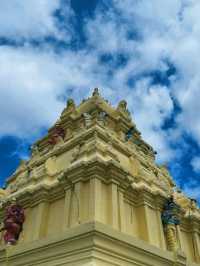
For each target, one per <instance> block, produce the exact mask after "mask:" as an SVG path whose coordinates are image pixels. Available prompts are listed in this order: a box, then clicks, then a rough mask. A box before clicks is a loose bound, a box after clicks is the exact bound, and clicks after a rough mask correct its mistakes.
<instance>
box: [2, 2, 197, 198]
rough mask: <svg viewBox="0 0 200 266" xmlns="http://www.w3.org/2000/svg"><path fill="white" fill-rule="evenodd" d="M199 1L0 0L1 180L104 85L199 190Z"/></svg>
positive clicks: (174, 170) (161, 156) (191, 190)
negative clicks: (65, 113) (67, 111)
mask: <svg viewBox="0 0 200 266" xmlns="http://www.w3.org/2000/svg"><path fill="white" fill-rule="evenodd" d="M199 13H200V2H199V1H198V0H168V1H161V0H151V1H148V0H141V1H137V0H110V1H103V0H101V1H100V0H87V1H86V0H84V1H81V0H73V1H68V0H52V1H51V0H37V1H36V0H29V1H25V0H12V1H3V3H1V9H0V68H1V71H0V121H1V123H0V184H1V185H3V183H4V180H5V178H6V177H8V176H10V175H11V174H12V172H13V171H14V170H15V168H16V166H17V164H18V163H19V160H20V159H24V158H27V157H28V153H29V146H30V145H31V143H32V142H34V141H35V140H36V139H37V138H39V137H41V136H42V135H44V134H45V132H46V130H47V128H48V127H50V126H51V125H52V124H53V123H54V122H55V121H56V119H57V118H58V116H59V114H60V112H61V111H62V109H63V108H64V106H65V103H66V99H67V98H68V97H73V98H74V99H75V101H76V103H77V104H78V103H79V102H80V101H81V100H82V99H83V98H86V97H88V96H89V95H90V94H91V90H93V88H94V87H99V88H100V90H101V94H102V95H103V96H104V97H105V98H107V99H108V100H109V101H110V103H112V104H113V105H116V104H117V102H118V101H119V100H121V99H126V100H127V102H128V106H129V110H130V111H131V113H132V115H133V119H134V121H135V122H136V124H137V127H138V129H139V130H140V131H141V132H142V136H143V138H144V139H145V140H146V141H147V142H149V143H150V144H151V145H152V146H153V147H154V149H155V150H156V151H157V152H158V155H157V162H158V163H162V164H167V165H168V166H169V169H170V171H171V174H172V175H173V177H174V179H175V180H176V182H177V185H178V186H179V187H180V188H181V189H183V190H184V191H185V193H186V194H187V195H189V196H190V197H195V198H197V199H199V200H200V189H199V188H200V177H199V174H200V153H199V151H200V116H199V99H200V60H199V55H200V21H199Z"/></svg>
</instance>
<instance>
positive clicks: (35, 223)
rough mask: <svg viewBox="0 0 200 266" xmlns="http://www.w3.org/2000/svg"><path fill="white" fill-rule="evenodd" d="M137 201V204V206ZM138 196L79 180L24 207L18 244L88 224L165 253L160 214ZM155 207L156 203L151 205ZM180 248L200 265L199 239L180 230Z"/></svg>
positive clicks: (94, 179)
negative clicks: (62, 191)
mask: <svg viewBox="0 0 200 266" xmlns="http://www.w3.org/2000/svg"><path fill="white" fill-rule="evenodd" d="M139 202H140V203H139ZM151 204H152V203H150V202H148V201H146V199H142V198H141V197H136V198H134V199H133V198H131V194H127V193H126V191H123V190H122V189H120V188H119V186H118V185H117V184H116V183H115V182H111V183H109V184H107V183H105V182H103V181H102V180H100V179H99V178H96V177H94V178H92V179H88V180H85V181H83V180H81V181H78V182H77V183H75V184H74V186H73V188H72V187H70V186H69V187H68V188H66V191H65V196H63V197H62V198H57V199H56V198H55V200H51V201H46V200H43V201H41V202H39V204H38V205H33V206H30V207H27V208H26V210H25V214H26V220H25V223H24V225H23V232H22V234H21V235H20V240H19V243H28V242H31V241H33V240H38V239H43V238H49V237H51V236H52V237H53V236H57V235H60V234H61V233H62V232H64V231H65V230H67V229H68V228H72V227H74V226H77V225H79V224H84V223H87V222H89V221H98V222H100V223H103V224H106V225H109V226H110V227H112V228H113V229H115V230H117V231H121V232H123V233H125V234H127V235H129V236H133V237H134V238H138V239H142V240H144V241H146V242H148V243H149V244H151V245H153V246H156V247H158V248H161V249H162V250H167V244H166V239H165V236H164V230H163V226H162V221H161V211H160V210H159V209H158V208H156V207H155V206H151ZM153 204H154V205H156V203H155V202H153ZM179 241H180V247H181V249H182V250H183V251H184V253H185V254H186V256H187V257H188V259H189V261H193V262H195V261H196V262H200V256H199V254H200V249H199V248H200V236H199V234H198V233H191V232H190V231H187V230H184V226H182V227H181V229H180V228H179Z"/></svg>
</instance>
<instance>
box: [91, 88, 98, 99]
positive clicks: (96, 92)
mask: <svg viewBox="0 0 200 266" xmlns="http://www.w3.org/2000/svg"><path fill="white" fill-rule="evenodd" d="M92 96H93V97H94V96H100V94H99V89H98V88H94V91H93V93H92Z"/></svg>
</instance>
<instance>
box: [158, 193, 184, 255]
mask: <svg viewBox="0 0 200 266" xmlns="http://www.w3.org/2000/svg"><path fill="white" fill-rule="evenodd" d="M179 213H180V207H179V205H177V204H176V203H175V202H174V198H173V197H172V196H171V197H170V198H169V199H168V200H167V201H166V203H165V204H164V208H163V212H162V216H161V218H162V223H163V226H164V231H165V235H166V240H167V245H168V249H169V250H170V251H175V250H177V249H178V234H177V225H179V224H180V219H179Z"/></svg>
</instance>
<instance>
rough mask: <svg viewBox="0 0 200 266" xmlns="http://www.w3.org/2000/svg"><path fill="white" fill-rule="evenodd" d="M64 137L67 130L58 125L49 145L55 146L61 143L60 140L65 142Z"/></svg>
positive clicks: (52, 133)
mask: <svg viewBox="0 0 200 266" xmlns="http://www.w3.org/2000/svg"><path fill="white" fill-rule="evenodd" d="M64 137H65V130H64V129H63V128H62V127H61V126H60V125H59V124H56V125H55V128H54V129H53V131H52V132H51V135H50V137H49V140H48V143H49V144H51V145H55V144H57V143H58V142H59V140H60V139H62V140H63V139H64Z"/></svg>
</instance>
